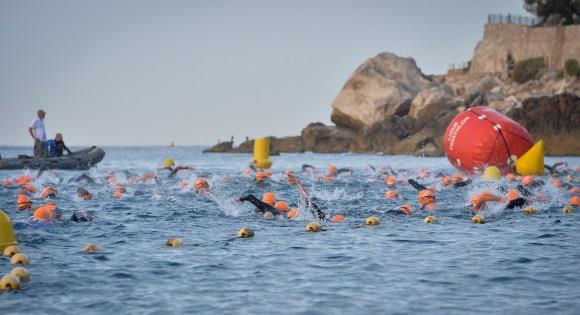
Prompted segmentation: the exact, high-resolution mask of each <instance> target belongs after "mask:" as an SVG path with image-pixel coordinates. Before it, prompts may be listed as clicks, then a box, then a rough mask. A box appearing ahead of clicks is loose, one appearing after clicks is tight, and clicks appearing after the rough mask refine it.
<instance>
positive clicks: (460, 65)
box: [449, 61, 469, 70]
mask: <svg viewBox="0 0 580 315" xmlns="http://www.w3.org/2000/svg"><path fill="white" fill-rule="evenodd" d="M467 69H469V61H464V62H459V63H450V64H449V70H467Z"/></svg>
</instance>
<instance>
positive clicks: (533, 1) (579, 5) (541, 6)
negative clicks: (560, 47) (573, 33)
mask: <svg viewBox="0 0 580 315" xmlns="http://www.w3.org/2000/svg"><path fill="white" fill-rule="evenodd" d="M524 9H526V11H528V12H530V13H531V14H534V15H536V16H537V17H538V18H539V19H540V21H541V23H540V24H542V25H560V24H562V25H569V24H580V0H524Z"/></svg>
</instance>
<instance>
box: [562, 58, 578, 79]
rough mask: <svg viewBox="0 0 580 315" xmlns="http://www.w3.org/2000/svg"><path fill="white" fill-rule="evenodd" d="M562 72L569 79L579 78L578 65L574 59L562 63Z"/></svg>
mask: <svg viewBox="0 0 580 315" xmlns="http://www.w3.org/2000/svg"><path fill="white" fill-rule="evenodd" d="M564 70H566V75H568V76H570V77H580V65H579V64H578V60H576V59H568V60H566V63H564Z"/></svg>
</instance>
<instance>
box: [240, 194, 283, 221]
mask: <svg viewBox="0 0 580 315" xmlns="http://www.w3.org/2000/svg"><path fill="white" fill-rule="evenodd" d="M270 194H271V195H274V194H272V193H270ZM264 197H265V198H263V199H264V200H265V201H264V200H260V199H258V198H256V196H254V195H245V196H241V197H240V198H238V201H239V202H244V201H248V202H250V203H251V204H253V205H254V206H255V207H256V212H257V213H260V214H262V215H263V216H264V218H266V219H271V218H272V217H274V216H278V217H281V216H282V215H283V214H282V212H281V211H279V210H278V209H276V207H274V205H275V202H276V200H275V198H276V197H275V195H274V200H273V201H271V200H269V199H272V198H271V197H270V195H269V194H268V193H266V194H264ZM266 201H268V202H266Z"/></svg>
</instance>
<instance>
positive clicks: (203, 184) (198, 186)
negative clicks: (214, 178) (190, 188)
mask: <svg viewBox="0 0 580 315" xmlns="http://www.w3.org/2000/svg"><path fill="white" fill-rule="evenodd" d="M194 187H195V190H198V191H199V190H202V189H208V188H209V184H208V183H207V180H206V179H205V178H203V177H200V178H198V179H196V180H195V184H194Z"/></svg>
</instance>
